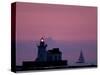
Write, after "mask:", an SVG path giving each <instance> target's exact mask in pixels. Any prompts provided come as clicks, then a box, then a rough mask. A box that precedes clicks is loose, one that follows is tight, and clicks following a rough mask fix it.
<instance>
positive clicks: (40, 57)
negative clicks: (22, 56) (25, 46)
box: [36, 37, 47, 62]
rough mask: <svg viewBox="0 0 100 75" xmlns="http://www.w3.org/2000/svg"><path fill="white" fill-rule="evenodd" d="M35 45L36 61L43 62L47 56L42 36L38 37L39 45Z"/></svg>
mask: <svg viewBox="0 0 100 75" xmlns="http://www.w3.org/2000/svg"><path fill="white" fill-rule="evenodd" d="M37 47H38V56H37V59H36V61H39V62H45V61H46V59H47V58H46V57H47V51H46V47H47V44H45V42H44V38H43V37H42V38H41V39H40V45H38V46H37Z"/></svg>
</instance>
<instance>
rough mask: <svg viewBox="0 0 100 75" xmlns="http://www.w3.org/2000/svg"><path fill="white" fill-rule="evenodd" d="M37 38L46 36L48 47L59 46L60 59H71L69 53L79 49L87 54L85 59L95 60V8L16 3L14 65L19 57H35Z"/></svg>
mask: <svg viewBox="0 0 100 75" xmlns="http://www.w3.org/2000/svg"><path fill="white" fill-rule="evenodd" d="M41 37H44V38H47V41H46V43H47V44H48V45H49V47H48V48H53V47H59V48H60V49H61V50H62V53H63V59H69V61H73V60H74V58H73V57H72V56H75V58H76V57H78V56H79V52H80V50H81V48H83V50H84V51H83V52H84V55H85V57H88V58H87V61H88V59H89V61H92V60H93V61H94V62H96V54H97V48H96V47H97V44H96V43H97V8H96V7H86V6H72V5H54V4H38V3H17V4H16V43H17V46H16V49H17V52H16V60H17V64H21V63H22V61H23V60H34V59H35V58H36V55H37V54H36V53H37V47H36V44H37V43H38V42H39V40H40V38H41ZM37 41H38V42H37ZM52 44H53V45H52ZM28 53H29V54H28ZM66 54H67V56H66ZM75 60H76V59H75Z"/></svg>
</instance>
